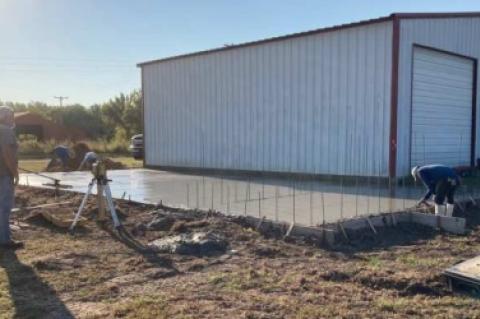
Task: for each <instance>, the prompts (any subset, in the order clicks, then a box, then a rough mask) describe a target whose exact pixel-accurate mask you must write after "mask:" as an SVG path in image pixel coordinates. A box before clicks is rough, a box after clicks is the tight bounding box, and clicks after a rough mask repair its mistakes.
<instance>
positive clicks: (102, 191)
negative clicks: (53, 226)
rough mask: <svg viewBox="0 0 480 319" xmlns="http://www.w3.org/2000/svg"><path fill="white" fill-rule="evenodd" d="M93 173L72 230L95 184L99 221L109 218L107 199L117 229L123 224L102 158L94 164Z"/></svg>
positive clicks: (72, 228) (71, 227)
mask: <svg viewBox="0 0 480 319" xmlns="http://www.w3.org/2000/svg"><path fill="white" fill-rule="evenodd" d="M92 174H93V178H92V180H91V182H90V183H89V184H88V188H87V192H86V193H85V196H84V197H83V199H82V202H81V204H80V207H79V208H78V211H77V213H76V214H75V218H74V219H73V223H72V225H71V226H70V231H71V232H73V230H74V228H75V226H76V225H77V223H78V220H79V219H80V215H81V214H82V211H83V209H84V208H85V204H86V203H87V199H88V197H89V196H90V194H91V193H92V189H93V186H94V185H95V184H96V185H97V205H98V215H97V221H99V222H105V221H106V219H107V214H106V207H105V201H106V204H107V205H108V210H109V211H110V214H111V216H112V220H113V226H114V227H115V229H119V228H120V227H121V226H122V225H121V223H120V220H119V219H118V215H117V212H116V211H115V205H114V204H113V199H112V192H111V191H110V186H109V185H108V182H110V180H109V179H108V178H107V169H106V167H105V164H104V163H103V162H102V161H101V160H100V161H97V162H96V163H94V164H93V165H92ZM104 195H105V197H104Z"/></svg>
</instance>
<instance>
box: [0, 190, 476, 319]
mask: <svg viewBox="0 0 480 319" xmlns="http://www.w3.org/2000/svg"><path fill="white" fill-rule="evenodd" d="M50 196H51V193H49V192H47V191H39V190H31V189H26V188H23V189H21V190H20V193H19V196H18V197H19V198H18V203H19V204H20V205H32V204H39V203H41V202H42V201H43V202H45V201H46V200H47V199H48V198H50ZM65 199H69V200H74V201H75V203H74V204H73V205H72V206H71V209H72V211H73V209H74V208H75V207H76V205H77V204H78V200H79V196H78V195H75V194H64V195H62V198H61V200H65ZM92 205H93V203H89V205H88V208H89V209H91V208H92V207H93V206H92ZM120 208H121V209H122V211H124V212H125V213H126V214H127V215H129V217H128V218H127V219H126V220H125V221H124V223H125V226H126V228H127V229H128V230H130V231H131V232H132V231H133V229H134V228H135V227H136V225H137V224H138V223H140V222H145V221H148V220H149V219H151V215H150V214H149V213H148V212H149V211H150V210H151V207H133V206H130V205H127V203H120ZM475 213H476V212H475ZM198 220H205V219H204V218H202V219H198ZM208 221H209V223H208V224H203V227H204V228H207V229H215V230H218V231H221V232H223V233H224V234H225V236H227V238H228V239H229V241H230V244H231V247H230V248H231V249H232V250H233V251H235V252H234V253H227V254H225V255H220V256H203V257H193V256H180V255H168V254H160V255H148V254H147V255H146V254H142V253H140V252H139V251H137V250H135V249H132V247H129V246H128V245H125V243H123V242H121V241H118V240H117V239H115V237H112V234H111V233H109V232H107V231H105V230H102V229H100V228H98V227H97V226H96V225H95V224H94V223H93V222H89V223H88V224H87V227H86V229H85V230H84V231H80V232H78V233H77V234H76V235H75V236H71V235H69V234H67V233H65V232H63V231H60V230H58V229H54V228H51V227H47V226H46V225H43V224H39V223H35V224H25V225H22V227H23V228H22V230H21V231H17V232H15V236H16V237H17V238H19V239H22V240H24V241H25V242H26V249H24V250H21V251H18V253H17V254H8V255H7V254H5V253H4V252H2V253H1V254H2V255H1V256H0V318H12V317H16V318H55V317H58V318H68V316H75V317H79V318H227V317H228V318H302V319H306V318H331V317H338V318H359V317H369V318H408V317H432V318H433V317H445V318H451V317H459V318H479V314H480V304H479V303H478V300H477V299H475V298H471V297H466V296H465V295H461V294H452V293H450V292H448V290H447V289H446V286H445V284H444V282H443V279H442V278H441V276H440V275H439V274H440V272H441V271H442V270H443V269H444V268H446V267H448V266H450V265H452V264H453V263H455V262H457V261H459V260H462V259H466V258H469V257H472V256H474V255H475V254H477V253H478V250H479V248H480V245H479V243H480V230H478V229H477V228H475V229H474V230H473V232H472V233H471V234H470V235H469V236H465V237H457V236H449V235H445V234H438V233H434V232H428V231H426V230H425V229H411V228H410V227H407V228H405V229H389V230H388V231H386V232H385V233H381V234H380V237H377V239H376V240H374V241H373V242H372V244H371V245H370V246H368V245H365V246H362V247H358V246H357V247H355V246H350V245H345V246H341V247H338V249H336V250H326V249H324V248H318V247H314V246H311V245H307V244H304V243H302V242H297V243H287V242H284V241H282V240H275V239H266V238H264V237H263V236H261V235H260V234H258V233H257V232H255V231H252V230H251V229H245V228H243V227H241V226H240V225H238V224H237V223H234V222H233V221H231V220H230V219H225V218H222V217H210V218H209V219H208ZM197 226H198V225H197ZM182 231H185V229H182ZM187 231H188V229H187ZM168 233H169V232H168V231H167V232H157V233H154V232H153V233H152V232H147V233H146V234H145V235H138V236H137V237H136V239H137V240H138V241H139V242H141V243H145V242H147V241H148V240H151V239H152V238H158V237H161V236H165V235H166V234H168ZM407 234H408V236H406V235H407ZM403 235H405V238H403V237H401V236H403ZM367 246H368V247H367Z"/></svg>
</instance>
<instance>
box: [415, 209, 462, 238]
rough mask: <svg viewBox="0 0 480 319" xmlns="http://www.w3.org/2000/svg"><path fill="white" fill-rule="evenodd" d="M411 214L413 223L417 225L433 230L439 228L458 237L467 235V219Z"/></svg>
mask: <svg viewBox="0 0 480 319" xmlns="http://www.w3.org/2000/svg"><path fill="white" fill-rule="evenodd" d="M410 214H411V216H412V222H413V223H415V224H420V225H424V226H428V227H432V228H439V229H441V230H443V231H446V232H449V233H452V234H456V235H464V234H465V233H466V228H465V225H466V220H465V218H461V217H446V216H435V215H432V214H424V213H418V212H412V213H410Z"/></svg>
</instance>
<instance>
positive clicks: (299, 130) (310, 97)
mask: <svg viewBox="0 0 480 319" xmlns="http://www.w3.org/2000/svg"><path fill="white" fill-rule="evenodd" d="M390 29H391V23H389V22H387V23H381V24H375V25H370V26H362V27H358V28H352V29H345V30H340V31H336V32H329V33H323V34H315V35H310V36H306V37H303V38H293V39H287V40H283V41H276V42H271V43H267V44H263V45H257V46H249V47H243V48H238V49H235V50H228V51H220V52H215V53H211V54H206V55H200V56H193V57H186V58H183V59H176V60H171V61H168V62H161V63H158V64H153V65H147V66H144V67H143V69H144V70H145V82H148V83H144V90H145V94H146V98H145V101H146V111H145V114H146V115H147V114H149V115H150V116H149V117H151V119H150V118H149V119H148V120H147V119H146V123H145V124H146V126H145V127H146V131H147V130H148V132H145V134H146V141H147V147H148V148H149V150H147V155H146V156H147V158H146V161H147V163H148V164H152V165H172V166H175V165H181V166H194V167H211V168H233V169H249V170H269V171H284V172H307V173H312V172H313V173H320V174H341V173H342V172H343V171H346V173H347V174H354V173H358V174H360V175H366V174H367V173H372V171H373V172H375V167H373V166H372V165H373V164H372V161H376V162H377V163H378V165H380V164H381V169H382V171H383V170H384V167H386V166H384V165H386V164H385V163H384V162H385V161H386V160H388V158H384V156H385V154H388V152H386V151H384V150H387V147H386V146H385V145H382V144H384V143H385V141H386V142H387V143H388V140H386V138H385V136H386V134H383V132H384V130H385V129H386V128H388V123H385V122H384V121H382V119H385V118H386V119H388V108H389V105H388V103H385V101H388V100H389V86H388V85H386V84H385V82H389V81H390V79H389V74H387V73H388V72H389V71H388V70H389V69H390V68H391V66H390V65H389V63H390V57H388V54H391V52H390V50H389V49H388V48H389V47H390V46H391V32H389V31H385V30H390ZM387 49H388V50H387ZM387 51H388V52H387ZM385 54H386V55H387V56H385ZM365 64H368V65H365ZM147 74H151V75H147ZM150 91H151V92H150ZM373 125H376V126H375V127H374V126H373ZM374 133H375V134H374ZM150 135H152V138H150V140H149V139H148V137H149V136H150ZM153 136H155V137H156V141H155V142H153V141H154V140H153ZM353 137H355V139H354V140H352V138H353ZM378 144H380V145H378ZM364 145H367V147H368V149H367V150H366V151H367V152H368V153H367V154H368V155H369V156H370V157H369V159H368V160H367V162H368V163H369V164H370V167H369V170H368V171H366V170H365V168H364V167H363V166H364V165H363V163H362V161H364V156H363V153H364V152H365V150H364V148H365V147H364ZM150 150H152V152H151V154H150ZM372 153H373V154H372ZM353 163H356V164H355V166H353V165H352V164H353Z"/></svg>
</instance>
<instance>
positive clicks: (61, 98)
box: [53, 96, 68, 107]
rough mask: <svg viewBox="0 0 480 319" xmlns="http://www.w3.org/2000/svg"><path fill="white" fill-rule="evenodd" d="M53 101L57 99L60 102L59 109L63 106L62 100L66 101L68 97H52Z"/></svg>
mask: <svg viewBox="0 0 480 319" xmlns="http://www.w3.org/2000/svg"><path fill="white" fill-rule="evenodd" d="M53 98H54V99H57V100H58V101H59V102H60V107H62V106H63V100H66V99H68V96H54V97H53Z"/></svg>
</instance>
